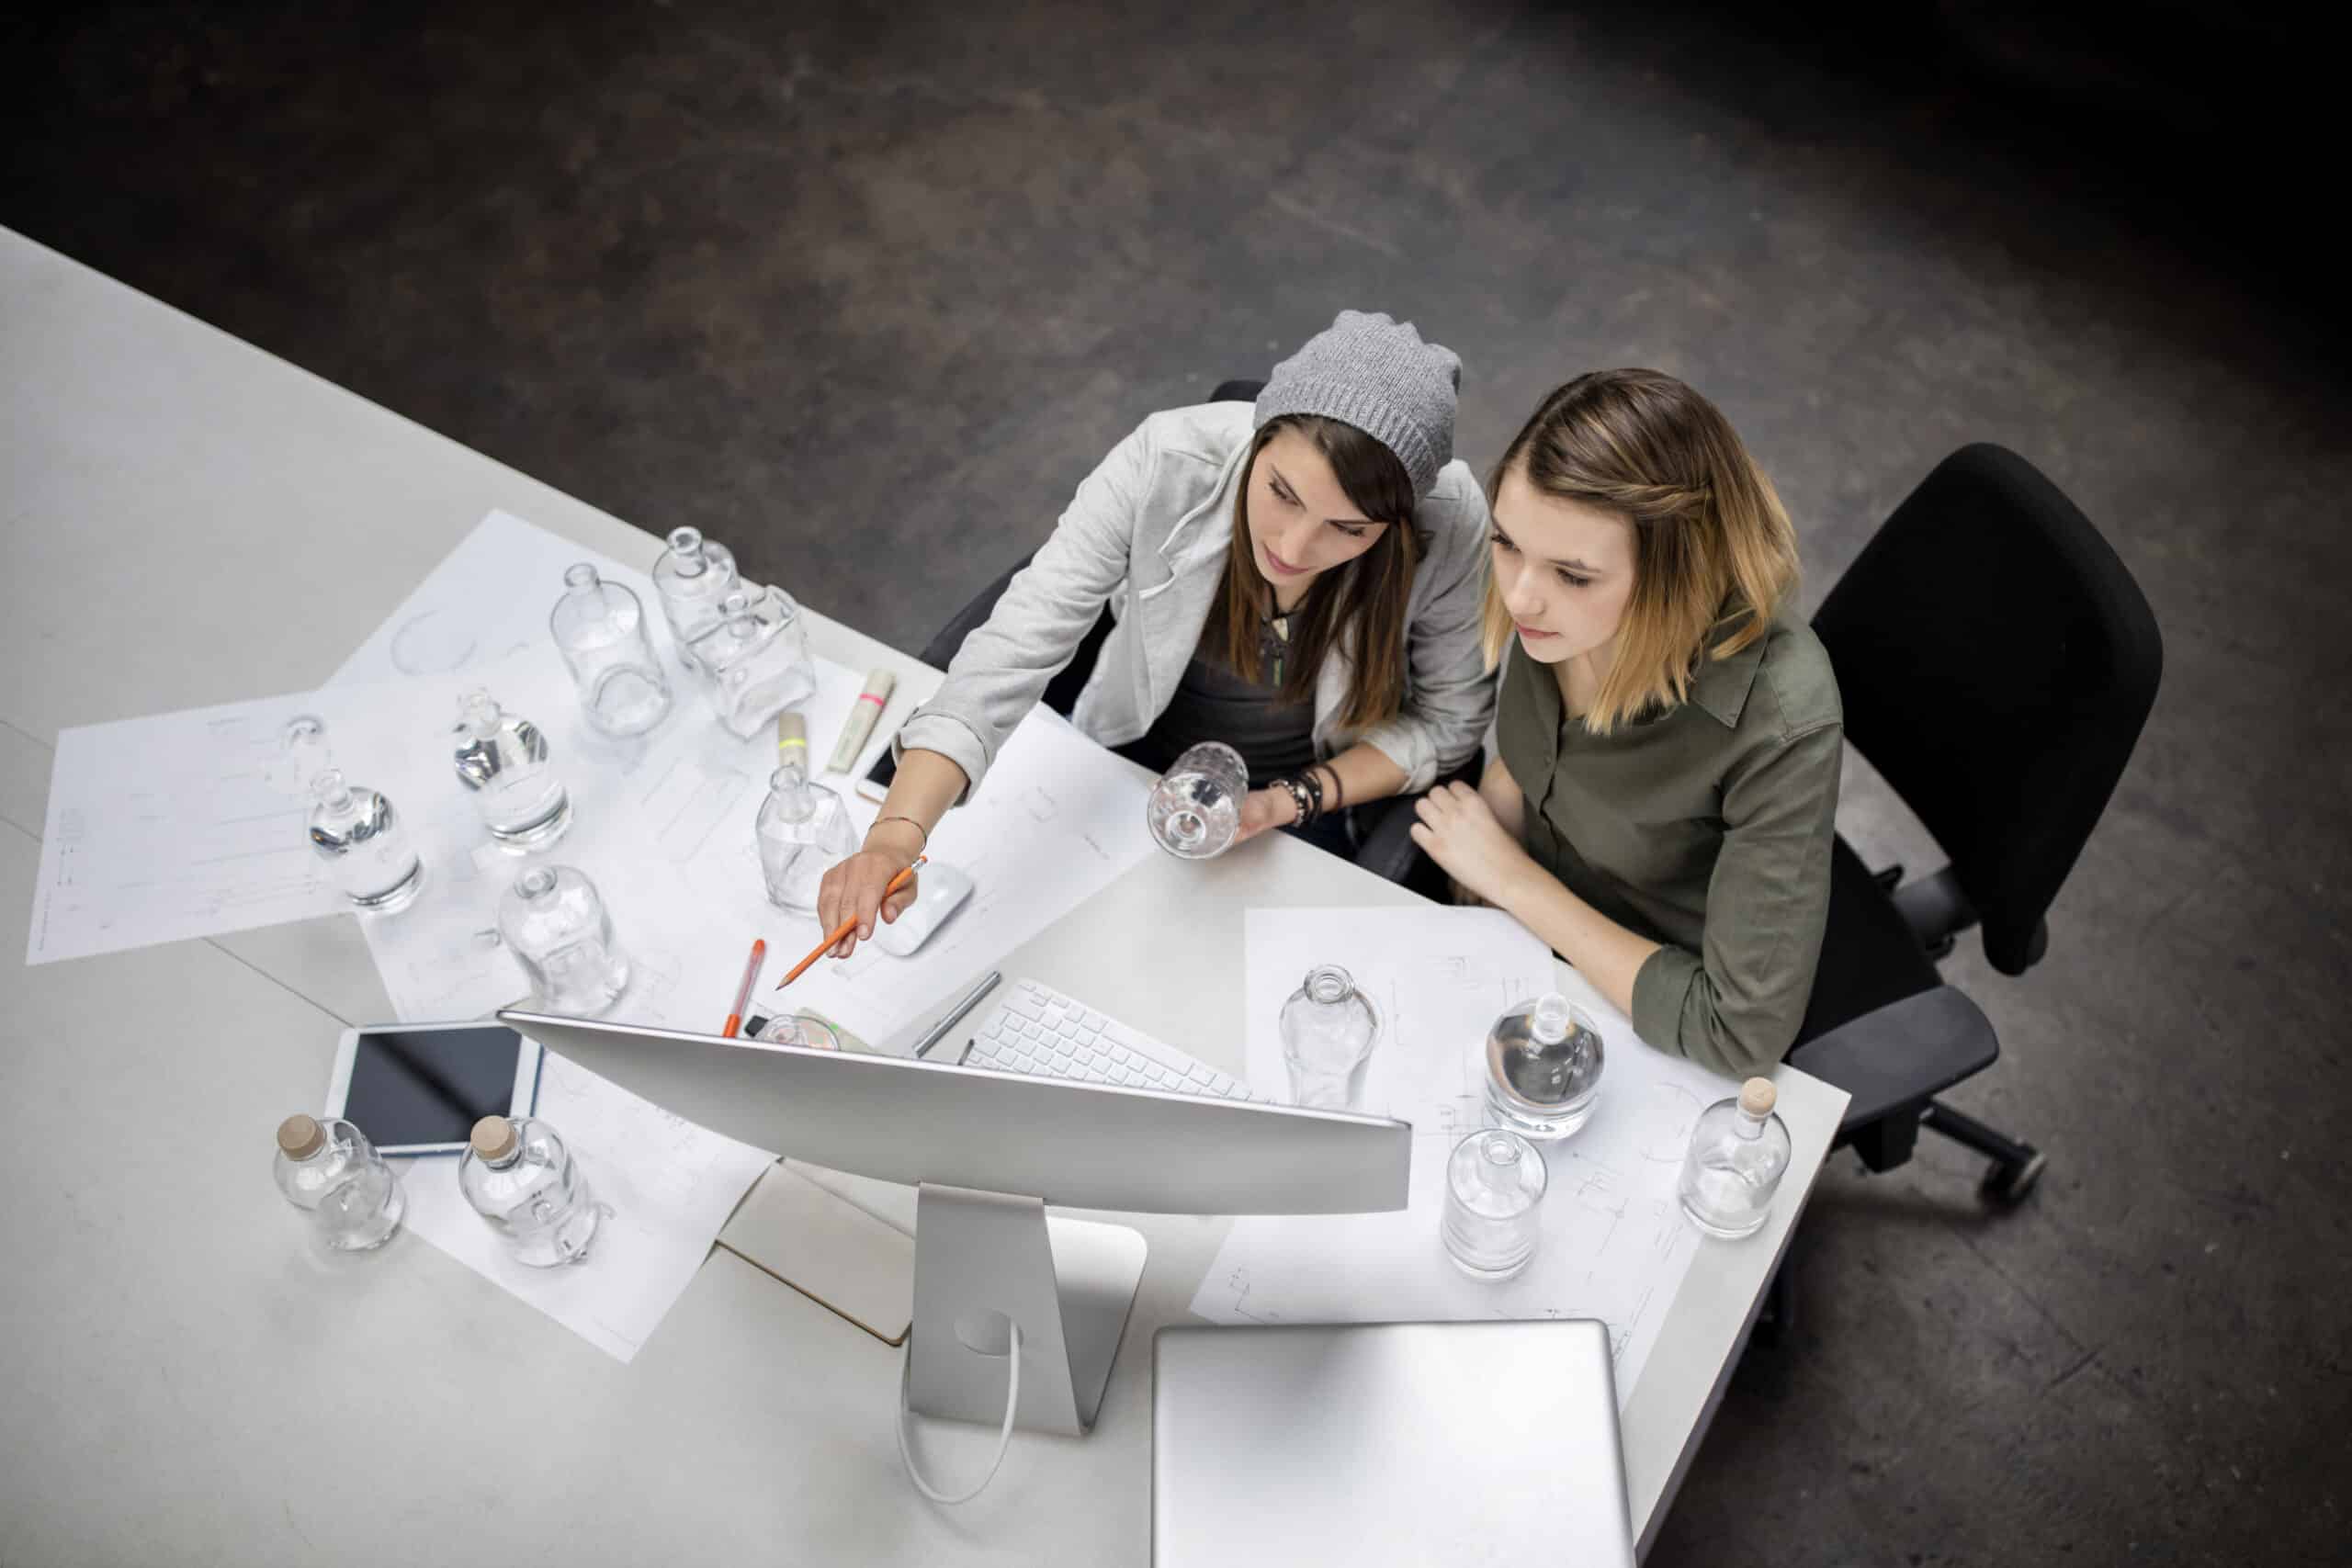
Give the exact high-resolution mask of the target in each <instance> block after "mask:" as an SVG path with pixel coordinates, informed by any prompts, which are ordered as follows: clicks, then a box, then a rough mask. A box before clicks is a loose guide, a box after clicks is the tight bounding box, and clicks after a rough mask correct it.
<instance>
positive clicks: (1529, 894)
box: [1413, 370, 1844, 1077]
mask: <svg viewBox="0 0 2352 1568" xmlns="http://www.w3.org/2000/svg"><path fill="white" fill-rule="evenodd" d="M1490 496H1491V499H1492V502H1493V513H1494V523H1493V531H1492V533H1491V534H1490V536H1489V544H1490V546H1491V568H1492V571H1491V575H1490V577H1489V579H1488V581H1487V598H1486V620H1485V633H1486V647H1487V658H1488V660H1489V661H1490V662H1491V661H1496V660H1499V661H1500V662H1501V663H1502V666H1503V670H1502V685H1501V690H1500V693H1499V695H1498V702H1497V708H1496V716H1495V728H1494V731H1493V735H1494V740H1495V752H1496V754H1495V756H1494V757H1493V758H1492V759H1491V760H1490V761H1489V762H1488V764H1487V769H1486V773H1485V775H1484V777H1483V779H1482V780H1481V782H1480V784H1479V786H1478V788H1477V789H1476V790H1472V789H1470V788H1469V787H1468V786H1467V785H1464V784H1454V785H1451V786H1448V787H1446V788H1443V789H1440V790H1436V791H1433V792H1432V793H1431V794H1430V795H1428V796H1427V797H1425V798H1424V799H1423V800H1422V801H1421V802H1420V803H1419V806H1418V807H1417V809H1418V811H1419V817H1420V822H1419V825H1417V826H1416V827H1415V828H1414V829H1413V837H1414V840H1415V841H1416V842H1418V843H1419V844H1420V846H1421V847H1422V848H1423V849H1425V850H1427V851H1428V852H1429V853H1430V856H1431V857H1432V858H1434V859H1435V860H1436V861H1437V863H1439V864H1440V865H1442V867H1444V868H1445V870H1446V871H1447V873H1448V874H1451V875H1452V876H1453V880H1454V883H1455V885H1456V886H1457V887H1459V888H1460V889H1461V890H1463V891H1464V893H1466V894H1469V895H1473V896H1475V897H1478V898H1481V899H1484V900H1485V901H1486V902H1487V903H1490V904H1493V905H1495V906H1497V907H1498V908H1503V909H1506V910H1509V911H1510V913H1511V914H1512V915H1513V916H1515V917H1516V918H1517V919H1519V920H1520V921H1521V923H1522V924H1523V925H1525V926H1526V927H1527V928H1528V929H1529V930H1531V931H1533V932H1534V933H1535V934H1536V935H1538V936H1540V937H1542V938H1543V939H1544V941H1545V942H1549V943H1550V944H1551V945H1552V947H1553V949H1554V950H1555V952H1557V953H1559V954H1560V955H1561V956H1562V957H1563V958H1566V960H1567V961H1568V962H1569V963H1571V964H1575V965H1576V966H1577V969H1579V970H1580V971H1582V972H1583V974H1584V975H1585V976H1586V978H1588V979H1589V980H1590V981H1592V983H1593V984H1594V985H1595V986H1596V987H1598V988H1599V989H1600V993H1601V995H1603V996H1605V997H1607V998H1609V1000H1610V1001H1611V1002H1612V1003H1613V1004H1615V1005H1616V1006H1617V1007H1618V1008H1620V1009H1622V1010H1624V1011H1625V1012H1626V1013H1627V1014H1628V1015H1629V1016H1630V1017H1631V1018H1632V1019H1633V1021H1634V1031H1635V1032H1637V1033H1638V1034H1640V1035H1641V1037H1642V1038H1643V1039H1644V1040H1645V1041H1647V1042H1648V1043H1650V1044H1652V1045H1655V1046H1657V1048H1659V1049H1660V1050H1664V1051H1669V1052H1672V1053H1674V1054H1676V1055H1683V1056H1688V1057H1690V1058H1691V1060H1693V1061H1696V1062H1699V1063H1701V1064H1702V1065H1703V1066H1708V1067H1712V1068H1713V1069H1715V1070H1716V1071H1718V1072H1722V1073H1726V1074H1729V1075H1731V1076H1733V1077H1740V1076H1744V1075H1746V1074H1747V1073H1751V1072H1755V1071H1758V1070H1760V1069H1764V1068H1768V1067H1770V1066H1771V1065H1772V1064H1774V1063H1776V1062H1778V1061H1779V1060H1780V1059H1781V1056H1782V1055H1784V1054H1785V1053H1786V1052H1787V1050H1788V1049H1789V1047H1790V1046H1791V1045H1792V1043H1795V1041H1796V1039H1797V1033H1798V1029H1799V1026H1800V1024H1801V1023H1802V1021H1803V1020H1804V1013H1805V1005H1806V1001H1807V999H1808V998H1809V997H1810V995H1811V992H1812V989H1813V980H1814V971H1815V966H1816V965H1817V964H1818V963H1819V960H1820V955H1821V939H1822V932H1823V929H1824V927H1825V924H1826V919H1827V916H1828V908H1829V859H1830V846H1831V844H1832V842H1833V840H1834V836H1835V819H1836V816H1837V808H1838V761H1839V754H1840V750H1841V745H1842V736H1843V725H1844V721H1843V715H1842V712H1841V710H1840V708H1839V705H1838V685H1837V681H1836V678H1835V677H1834V676H1833V674H1832V673H1831V671H1830V666H1829V656H1828V654H1827V653H1826V651H1825V650H1824V649H1823V648H1822V646H1821V643H1820V642H1819V640H1818V639H1816V638H1815V637H1814V635H1813V633H1812V631H1811V630H1810V629H1808V628H1807V627H1806V626H1805V625H1804V623H1803V621H1801V620H1799V619H1798V618H1797V616H1796V610H1795V603H1794V601H1795V591H1796V583H1797V553H1796V536H1795V531H1794V530H1793V529H1792V527H1791V526H1790V524H1789V518H1788V514H1787V513H1785V512H1784V511H1782V510H1781V502H1780V499H1779V497H1778V496H1777V495H1775V494H1774V493H1773V491H1772V486H1771V483H1770V481H1769V480H1768V479H1765V477H1764V475H1763V473H1762V472H1761V471H1760V470H1759V469H1758V468H1757V466H1756V464H1755V462H1754V461H1753V460H1752V459H1751V458H1750V457H1748V455H1747V448H1746V447H1745V446H1742V445H1741V443H1740V439H1739V437H1738V435H1737V434H1735V433H1734V432H1733V430H1732V428H1731V425H1730V423H1729V422H1728V421H1726V420H1725V419H1724V416H1723V415H1722V413H1720V412H1717V410H1716V409H1715V407H1714V405H1713V404H1712V403H1710V402H1709V401H1707V400H1706V399H1704V398H1702V397H1701V396H1700V395H1699V394H1698V393H1697V392H1695V391H1693V390H1692V389H1691V388H1689V387H1687V386H1685V385H1684V384H1683V383H1682V382H1680V381H1678V380H1676V379H1675V378H1673V377H1670V376H1666V375H1662V374H1660V373H1659V372H1657V371H1655V370H1602V371H1595V372H1593V373H1591V374H1589V375H1585V376H1579V377H1578V378H1576V379H1575V380H1573V381H1570V382H1569V383H1568V384H1567V385H1566V386H1564V387H1562V388H1560V389H1558V390H1556V391H1555V392H1553V393H1552V394H1551V395H1550V396H1549V397H1547V398H1545V399H1544V401H1543V403H1542V405H1541V406H1540V407H1538V408H1537V409H1536V411H1535V412H1534V414H1533V415H1532V417H1531V418H1530V419H1529V420H1528V422H1527V424H1526V426H1525V428H1523V429H1521V431H1520V433H1519V434H1518V436H1517V437H1516V438H1515V439H1514V440H1513V441H1512V442H1511V444H1510V447H1509V449H1508V450H1506V451H1505V452H1504V454H1503V457H1502V460H1501V461H1500V462H1499V463H1498V464H1497V465H1496V467H1495V470H1494V477H1493V479H1492V481H1491V486H1490Z"/></svg>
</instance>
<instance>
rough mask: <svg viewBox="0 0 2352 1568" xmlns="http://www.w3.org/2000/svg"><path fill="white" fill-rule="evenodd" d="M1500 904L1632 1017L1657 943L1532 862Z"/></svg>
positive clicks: (1511, 881)
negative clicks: (1638, 981)
mask: <svg viewBox="0 0 2352 1568" xmlns="http://www.w3.org/2000/svg"><path fill="white" fill-rule="evenodd" d="M1497 901H1498V903H1499V904H1500V905H1501V906H1502V908H1505V909H1507V910H1509V911H1510V914H1511V916H1512V917H1513V918H1514V919H1517V920H1518V921H1519V923H1520V924H1521V925H1523V926H1525V927H1526V928H1527V929H1528V930H1529V931H1533V932H1534V933H1535V934H1536V935H1537V936H1538V937H1540V938H1542V939H1543V941H1544V942H1545V943H1546V944H1547V945H1548V946H1550V948H1551V949H1552V951H1553V952H1555V953H1558V954H1559V955H1560V956H1561V957H1563V958H1565V959H1566V960H1567V961H1568V962H1569V963H1570V964H1574V965H1575V966H1576V969H1577V973H1578V974H1580V975H1582V976H1584V977H1585V978H1586V979H1588V980H1589V981H1591V982H1592V984H1593V987H1594V988H1595V989H1597V990H1598V991H1600V994H1601V995H1602V996H1603V997H1605V998H1608V1000H1609V1005H1610V1006H1611V1007H1613V1008H1615V1009H1616V1010H1618V1011H1619V1012H1622V1013H1623V1014H1624V1015H1625V1016H1626V1017H1628V1018H1631V1017H1632V1016H1633V1014H1634V976H1636V975H1638V974H1640V973H1641V970H1642V965H1643V964H1645V963H1647V962H1648V961H1649V956H1650V954H1651V953H1656V952H1657V950H1658V944H1657V942H1652V941H1650V940H1649V938H1647V937H1645V936H1640V935H1637V934H1635V933H1634V932H1633V931H1627V930H1626V929H1625V928H1624V927H1623V926H1621V925H1619V924H1618V923H1617V922H1616V921H1614V920H1612V919H1610V918H1609V917H1608V916H1606V915H1604V914H1602V913H1601V912H1600V910H1598V909H1596V908H1593V907H1592V906H1591V905H1589V904H1588V903H1586V902H1585V901H1584V900H1583V899H1581V898H1579V897H1577V896H1576V895H1575V894H1574V893H1571V892H1569V891H1568V889H1567V886H1566V885H1565V884H1564V883H1562V882H1561V881H1560V879H1559V878H1557V877H1555V876H1554V875H1553V874H1551V873H1550V872H1547V871H1545V870H1544V868H1543V867H1542V866H1540V865H1537V864H1536V863H1534V862H1532V861H1530V862H1528V863H1526V865H1525V866H1524V867H1523V868H1521V870H1520V871H1519V873H1518V874H1516V875H1514V876H1512V877H1511V879H1510V883H1509V884H1508V885H1507V886H1505V887H1504V889H1503V896H1502V897H1501V898H1500V899H1498V900H1497Z"/></svg>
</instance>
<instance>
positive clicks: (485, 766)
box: [456, 690, 571, 853]
mask: <svg viewBox="0 0 2352 1568" xmlns="http://www.w3.org/2000/svg"><path fill="white" fill-rule="evenodd" d="M457 736H458V749H457V756H456V762H457V769H458V783H459V784H463V785H464V786H465V788H466V792H467V794H469V795H471V796H472V798H473V803H474V810H475V812H476V813H477V814H478V815H480V817H481V823H482V826H483V827H484V828H486V829H489V831H490V836H491V838H492V839H493V840H496V841H497V843H498V844H499V846H500V847H501V848H502V849H508V850H513V851H515V852H517V853H524V852H528V851H531V850H536V849H541V848H544V847H545V846H547V845H548V844H551V843H553V842H555V841H556V840H558V839H560V838H561V837H563V831H564V829H567V828H569V827H571V795H570V793H569V792H568V791H566V790H565V788H564V787H563V781H562V780H561V779H560V778H558V777H557V776H556V773H555V769H554V767H553V766H552V764H550V763H549V761H548V739H547V736H546V735H545V734H543V733H542V732H541V731H540V729H539V727H538V726H537V725H536V724H533V723H532V722H531V721H530V720H529V719H527V718H525V717H523V716H521V715H519V714H511V713H508V712H506V711H505V710H504V709H503V708H501V707H500V706H499V705H498V703H497V700H496V699H495V698H493V697H492V695H491V694H489V693H488V692H484V691H481V690H475V691H470V692H468V693H467V694H465V695H463V696H461V697H459V698H458V728H457Z"/></svg>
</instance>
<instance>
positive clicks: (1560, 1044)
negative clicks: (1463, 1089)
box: [1487, 991, 1601, 1139]
mask: <svg viewBox="0 0 2352 1568" xmlns="http://www.w3.org/2000/svg"><path fill="white" fill-rule="evenodd" d="M1600 1066H1601V1048H1600V1029H1599V1028H1598V1027H1597V1026H1596V1025H1595V1024H1594V1023H1593V1021H1592V1020H1591V1019H1590V1018H1588V1017H1587V1016H1586V1015H1585V1014H1584V1013H1583V1011H1581V1010H1578V1009H1577V1008H1575V1007H1572V1006H1570V1005H1569V1003H1568V998H1566V997H1564V996H1562V995H1560V994H1559V993H1558V992H1557V991H1547V992H1545V993H1544V995H1543V996H1540V997H1537V998H1535V999H1534V1000H1532V1001H1526V1002H1521V1003H1520V1004H1519V1005H1518V1006H1517V1007H1515V1008H1512V1009H1511V1010H1510V1011H1508V1012H1506V1013H1504V1014H1503V1015H1502V1016H1501V1017H1500V1018H1498V1019H1497V1020H1495V1026H1494V1028H1493V1029H1491V1030H1489V1031H1488V1032H1487V1113H1488V1119H1489V1120H1490V1121H1492V1122H1494V1123H1495V1124H1496V1125H1497V1126H1499V1127H1508V1128H1510V1130H1511V1131H1513V1132H1515V1133H1519V1134H1523V1135H1524V1136H1527V1137H1530V1138H1537V1139H1550V1138H1565V1137H1566V1136H1567V1135H1568V1134H1571V1133H1573V1132H1575V1131H1576V1130H1577V1128H1579V1127H1581V1126H1583V1125H1584V1124H1585V1122H1587V1121H1588V1120H1589V1119H1590V1117H1591V1115H1592V1102H1593V1100H1595V1099H1596V1098H1597V1097H1598V1096H1599V1095H1600Z"/></svg>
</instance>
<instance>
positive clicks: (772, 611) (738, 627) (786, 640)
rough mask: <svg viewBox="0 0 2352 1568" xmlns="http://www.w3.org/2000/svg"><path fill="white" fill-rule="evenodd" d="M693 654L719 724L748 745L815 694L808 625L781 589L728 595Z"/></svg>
mask: <svg viewBox="0 0 2352 1568" xmlns="http://www.w3.org/2000/svg"><path fill="white" fill-rule="evenodd" d="M694 652H695V664H696V666H697V667H698V668H699V669H700V670H701V671H702V672H703V675H704V677H705V680H706V682H707V687H706V689H707V691H708V692H709V694H710V704H711V707H712V708H713V710H714V711H716V712H717V713H718V722H719V723H721V724H723V725H725V726H726V727H727V728H728V730H729V732H730V733H732V734H735V735H738V736H741V737H742V738H743V739H746V740H748V739H751V738H752V736H754V735H757V734H758V733H759V732H760V730H761V729H762V728H763V727H764V726H765V725H766V724H767V722H768V720H770V719H772V718H774V717H775V716H776V715H777V714H780V713H782V712H783V711H784V710H785V709H786V708H788V707H790V706H792V705H794V704H795V703H799V702H805V701H806V700H808V698H809V696H810V695H811V694H813V693H815V691H816V690H817V665H816V661H815V660H811V659H810V658H809V628H808V624H807V622H806V621H805V620H804V619H803V618H802V616H801V614H800V606H799V605H797V604H794V603H793V602H792V600H791V599H790V598H789V597H788V596H787V595H786V593H785V592H784V591H783V590H782V589H780V588H769V589H763V590H762V591H761V592H760V593H759V594H758V595H757V596H756V597H754V596H753V595H752V594H750V593H747V592H743V591H742V590H741V589H738V590H737V591H736V592H732V593H729V595H727V597H726V599H725V600H724V601H723V602H722V603H721V604H720V605H719V611H718V624H717V625H716V626H713V627H712V628H711V629H710V630H709V631H708V632H707V633H705V634H704V635H703V636H702V637H700V638H698V639H697V640H696V641H695V645H694Z"/></svg>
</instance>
